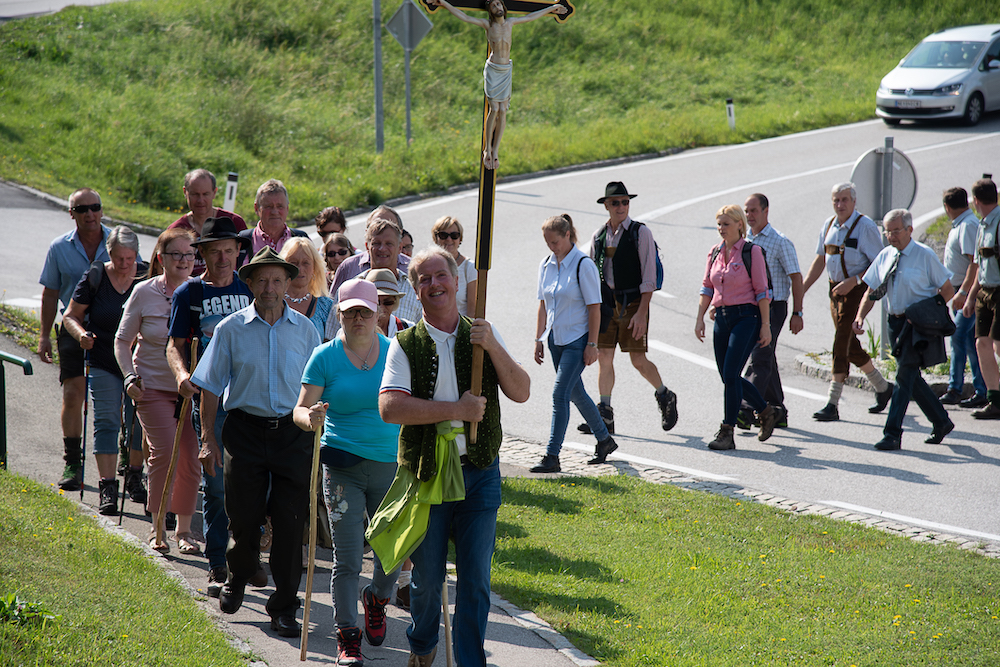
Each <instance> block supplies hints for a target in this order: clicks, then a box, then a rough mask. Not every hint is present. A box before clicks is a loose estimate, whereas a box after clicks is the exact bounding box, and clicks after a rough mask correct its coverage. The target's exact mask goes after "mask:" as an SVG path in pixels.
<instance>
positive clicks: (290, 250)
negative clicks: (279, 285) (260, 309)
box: [279, 237, 333, 339]
mask: <svg viewBox="0 0 1000 667" xmlns="http://www.w3.org/2000/svg"><path fill="white" fill-rule="evenodd" d="M279 256H280V257H281V259H283V260H285V261H286V262H288V263H289V264H294V265H295V266H296V267H297V268H298V270H299V275H297V276H295V279H294V280H292V282H290V283H289V284H288V291H287V292H286V293H285V303H287V304H288V305H289V306H291V308H292V309H293V310H296V311H298V312H300V313H302V314H303V315H305V316H306V317H308V318H309V320H310V321H311V322H312V323H313V324H314V325H315V326H316V328H317V329H318V330H319V335H320V338H321V339H322V338H323V331H324V330H325V329H326V320H327V318H328V317H330V312H331V311H332V310H333V299H331V298H330V293H329V287H327V284H326V278H325V276H324V275H323V260H322V259H321V258H320V256H319V253H318V252H317V251H316V248H315V247H314V246H313V244H312V241H310V240H309V239H307V238H302V237H296V238H291V239H288V241H287V242H285V245H284V246H283V247H282V248H281V253H280V255H279Z"/></svg>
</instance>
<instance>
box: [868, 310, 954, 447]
mask: <svg viewBox="0 0 1000 667" xmlns="http://www.w3.org/2000/svg"><path fill="white" fill-rule="evenodd" d="M905 323H906V319H905V318H903V317H895V316H894V315H890V316H889V338H890V340H891V341H892V346H893V347H895V346H896V339H897V338H899V334H900V332H901V331H902V329H903V325H904V324H905ZM911 396H912V398H913V400H914V401H916V402H917V406H918V407H919V408H920V410H921V411H922V412H923V413H924V415H926V417H927V419H929V420H930V422H931V425H932V426H933V427H934V428H935V429H936V428H937V427H938V426H943V425H944V424H947V423H948V421H949V420H948V411H947V410H945V409H944V406H943V405H941V401H940V399H938V397H937V394H935V393H934V392H933V391H932V390H931V388H930V387H929V386H927V382H926V381H925V380H924V377H923V376H922V375H921V374H920V367H919V366H917V365H915V364H900V365H899V367H898V368H897V369H896V383H895V385H894V386H893V388H892V402H891V403H889V414H888V416H887V417H886V419H885V428H883V429H882V433H884V434H885V435H891V436H894V437H897V438H898V437H900V436H902V435H903V417H905V416H906V408H907V406H909V404H910V398H911Z"/></svg>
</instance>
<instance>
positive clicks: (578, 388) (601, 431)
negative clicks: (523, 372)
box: [545, 332, 608, 456]
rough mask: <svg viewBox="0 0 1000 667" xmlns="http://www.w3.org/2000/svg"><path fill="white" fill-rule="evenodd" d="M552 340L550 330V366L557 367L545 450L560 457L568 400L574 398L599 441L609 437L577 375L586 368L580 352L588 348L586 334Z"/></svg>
mask: <svg viewBox="0 0 1000 667" xmlns="http://www.w3.org/2000/svg"><path fill="white" fill-rule="evenodd" d="M554 340H555V339H554V338H553V336H552V333H551V332H550V333H549V355H550V356H551V357H552V365H553V366H555V367H556V384H555V386H554V387H553V388H552V430H551V431H550V433H549V447H548V449H547V450H546V451H545V453H546V454H548V455H550V456H559V452H560V451H561V450H562V445H563V440H564V439H565V438H566V427H567V426H568V425H569V402H570V401H573V404H574V405H575V406H576V409H577V410H579V411H580V414H581V415H583V418H584V419H585V420H587V424H589V425H590V430H591V431H593V433H594V436H595V437H596V438H597V440H598V442H599V441H601V440H604V439H605V438H607V437H608V427H607V425H606V424H605V423H604V420H603V419H601V414H600V413H599V412H598V411H597V406H596V405H594V401H593V399H591V398H590V396H589V395H588V394H587V390H586V389H585V388H584V386H583V378H581V377H580V375H581V374H582V373H583V369H584V367H585V364H584V363H583V352H584V350H586V349H587V334H584V335H583V336H580V337H579V338H577V339H576V340H575V341H573V342H572V343H568V344H566V345H556V344H555V342H553V341H554Z"/></svg>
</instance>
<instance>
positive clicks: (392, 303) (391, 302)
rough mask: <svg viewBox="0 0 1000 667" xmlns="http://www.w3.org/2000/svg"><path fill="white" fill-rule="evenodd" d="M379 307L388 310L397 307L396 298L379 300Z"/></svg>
mask: <svg viewBox="0 0 1000 667" xmlns="http://www.w3.org/2000/svg"><path fill="white" fill-rule="evenodd" d="M378 305H380V306H385V307H386V308H392V307H393V306H395V305H396V298H395V297H383V298H380V299H379V300H378Z"/></svg>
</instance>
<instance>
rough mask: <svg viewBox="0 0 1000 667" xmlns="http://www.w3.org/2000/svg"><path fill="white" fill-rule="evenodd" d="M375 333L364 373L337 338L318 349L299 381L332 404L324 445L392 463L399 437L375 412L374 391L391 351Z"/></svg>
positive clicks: (325, 425)
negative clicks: (374, 357)
mask: <svg viewBox="0 0 1000 667" xmlns="http://www.w3.org/2000/svg"><path fill="white" fill-rule="evenodd" d="M377 335H378V344H379V354H378V363H377V364H376V365H375V366H374V367H372V368H371V369H370V370H367V371H362V370H360V369H358V368H356V367H355V366H354V364H352V363H351V361H350V359H348V358H347V350H345V349H344V341H343V340H341V339H340V337H337V338H334V339H333V340H331V341H329V342H327V343H323V344H322V345H320V346H319V347H317V348H316V349H315V350H314V351H313V353H312V357H310V358H309V362H308V363H307V364H306V369H305V372H303V374H302V384H311V385H315V386H317V387H323V396H322V400H323V401H324V402H326V403H329V404H330V407H329V408H328V409H327V411H326V422H325V423H324V428H325V433H324V434H323V446H324V447H332V448H334V449H341V450H343V451H345V452H350V453H351V454H354V455H356V456H360V457H362V458H365V459H368V460H369V461H379V462H382V463H393V462H395V461H396V449H397V446H398V441H399V426H398V425H396V424H386V423H385V422H384V421H382V418H381V417H380V416H379V413H378V391H379V386H380V385H381V383H382V371H383V370H384V369H385V360H386V357H387V355H388V352H389V339H388V338H386V337H385V336H383V335H382V334H377Z"/></svg>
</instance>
